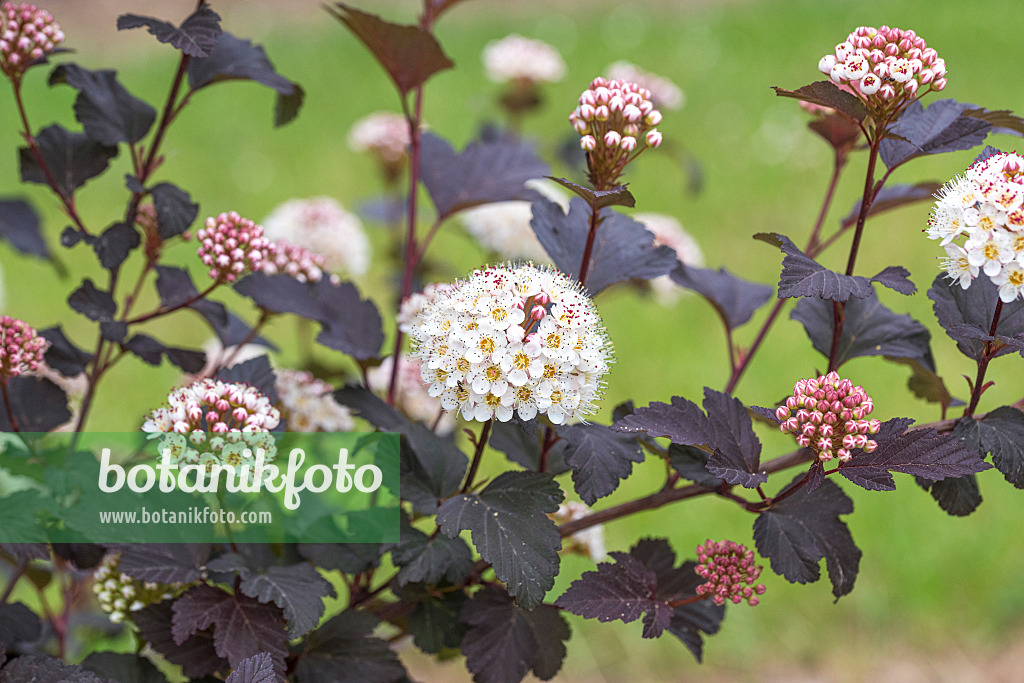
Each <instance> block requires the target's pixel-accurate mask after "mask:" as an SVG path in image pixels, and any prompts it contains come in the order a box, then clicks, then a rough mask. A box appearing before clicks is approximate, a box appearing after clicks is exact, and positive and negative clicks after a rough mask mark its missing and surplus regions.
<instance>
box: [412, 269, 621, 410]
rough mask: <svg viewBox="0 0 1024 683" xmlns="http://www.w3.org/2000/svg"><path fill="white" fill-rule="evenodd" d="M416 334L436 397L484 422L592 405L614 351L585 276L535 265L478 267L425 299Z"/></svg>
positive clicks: (415, 350) (424, 376)
mask: <svg viewBox="0 0 1024 683" xmlns="http://www.w3.org/2000/svg"><path fill="white" fill-rule="evenodd" d="M410 334H411V337H412V341H413V349H412V353H411V354H410V356H411V357H413V358H418V359H420V360H421V361H422V379H423V381H424V382H425V383H427V384H428V385H429V388H428V392H429V393H430V395H431V396H435V397H438V398H440V400H441V405H442V407H444V408H445V409H446V410H458V411H459V412H460V413H461V415H462V417H463V418H465V419H467V420H477V421H480V422H483V421H486V420H489V419H491V418H493V417H496V418H498V420H500V421H502V422H506V421H508V420H510V419H512V415H513V414H514V413H518V414H519V417H520V418H522V419H524V420H529V419H532V418H533V417H535V416H536V415H537V414H538V413H540V414H544V415H547V417H548V419H549V420H551V422H553V423H555V424H562V423H563V422H566V421H568V420H571V419H573V418H576V417H581V416H585V415H589V414H591V413H593V412H594V410H595V405H594V403H595V401H596V400H597V399H598V398H599V396H600V393H601V388H602V385H603V382H602V377H603V376H604V375H605V373H606V372H607V371H608V363H609V362H610V360H611V352H612V348H611V342H610V341H609V340H608V335H607V334H606V333H605V331H604V328H603V326H602V325H601V319H600V317H599V316H598V314H597V309H596V308H595V307H594V304H593V303H592V302H591V301H590V299H589V298H588V297H587V296H586V295H585V294H584V293H582V292H581V291H580V286H579V284H578V283H577V282H576V281H575V280H572V279H570V278H569V277H567V276H566V275H564V274H562V273H560V272H558V271H554V270H548V269H544V268H538V267H537V266H534V265H532V264H526V265H511V264H506V265H499V266H492V267H489V268H483V269H480V270H476V271H473V273H472V274H471V275H470V276H469V278H468V279H466V280H463V281H459V282H456V283H455V285H454V288H453V289H452V290H450V291H447V292H441V293H439V294H438V296H437V298H436V299H435V300H434V301H432V302H430V303H428V304H427V305H425V306H424V307H423V310H422V311H421V312H420V318H419V320H418V321H417V322H416V324H415V325H414V326H413V328H412V330H411V332H410Z"/></svg>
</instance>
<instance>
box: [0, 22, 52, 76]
mask: <svg viewBox="0 0 1024 683" xmlns="http://www.w3.org/2000/svg"><path fill="white" fill-rule="evenodd" d="M0 18H2V20H3V26H2V27H0V71H3V72H4V75H6V76H7V77H8V78H10V79H11V80H12V81H13V82H15V83H17V82H18V81H20V80H21V77H22V75H23V74H24V73H25V70H26V69H27V68H28V67H29V66H31V65H32V63H33V62H35V61H37V60H39V59H42V58H43V57H45V56H46V55H48V54H50V53H51V52H53V50H54V48H56V47H57V46H58V45H60V44H61V43H62V42H64V32H63V31H61V30H60V25H59V24H57V22H55V21H54V20H53V16H52V15H51V14H50V13H49V12H47V11H46V10H41V9H39V8H38V7H36V6H35V5H30V4H28V3H25V2H23V3H21V4H15V3H13V2H5V3H2V4H0Z"/></svg>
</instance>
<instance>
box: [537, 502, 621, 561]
mask: <svg viewBox="0 0 1024 683" xmlns="http://www.w3.org/2000/svg"><path fill="white" fill-rule="evenodd" d="M590 512H591V510H590V508H589V507H587V505H586V504H584V503H578V502H576V501H569V502H568V503H564V504H563V505H559V506H558V511H557V512H553V513H552V514H550V515H548V516H549V517H550V518H551V519H553V520H554V521H555V523H556V524H565V523H566V522H574V521H576V520H577V519H582V518H584V517H586V516H587V515H589V514H590ZM562 552H563V553H576V554H579V555H584V556H586V557H589V558H590V559H592V560H593V561H594V562H601V561H602V560H604V559H605V558H606V557H607V556H608V554H607V553H606V552H605V546H604V525H603V524H595V525H594V526H591V527H587V528H586V529H584V530H583V531H577V532H576V533H574V534H572V535H571V536H569V537H568V538H566V539H565V540H564V541H562Z"/></svg>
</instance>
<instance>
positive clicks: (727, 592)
mask: <svg viewBox="0 0 1024 683" xmlns="http://www.w3.org/2000/svg"><path fill="white" fill-rule="evenodd" d="M697 562H699V563H700V564H698V565H697V566H696V567H695V568H694V571H696V572H697V574H699V575H700V577H701V578H703V579H706V581H705V582H704V583H702V584H701V585H699V586H697V595H709V596H711V599H712V601H713V602H714V603H715V604H716V605H724V604H725V601H726V600H731V601H732V602H733V603H735V604H739V603H740V602H742V601H744V600H746V601H747V604H749V605H751V606H753V605H756V604H757V603H758V602H760V600H758V598H757V596H758V595H764V591H765V586H764V584H763V583H759V584H757V585H754V582H755V581H757V579H758V577H760V576H761V570H762V567H761V565H759V564H754V553H753V551H751V550H748V549H747V547H746V546H744V545H743V544H741V543H734V542H733V541H719V542H717V543H716V542H715V541H712V540H711V539H710V538H709V539H708V540H707V541H706V542H705V543H704V544H703V545H699V546H697Z"/></svg>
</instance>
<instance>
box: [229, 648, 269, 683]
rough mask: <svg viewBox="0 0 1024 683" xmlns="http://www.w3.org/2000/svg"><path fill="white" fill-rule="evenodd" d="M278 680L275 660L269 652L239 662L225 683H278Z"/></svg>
mask: <svg viewBox="0 0 1024 683" xmlns="http://www.w3.org/2000/svg"><path fill="white" fill-rule="evenodd" d="M277 680H278V678H277V673H275V671H274V660H273V659H272V658H271V656H270V653H269V652H261V653H259V654H258V655H255V656H253V657H248V658H246V659H243V660H242V661H241V662H239V663H238V666H236V667H234V670H233V671H232V672H231V674H230V675H229V676H228V677H227V678H225V679H224V683H277Z"/></svg>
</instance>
